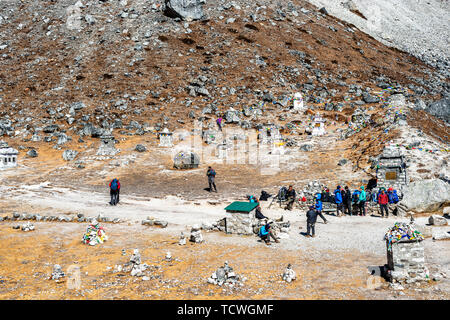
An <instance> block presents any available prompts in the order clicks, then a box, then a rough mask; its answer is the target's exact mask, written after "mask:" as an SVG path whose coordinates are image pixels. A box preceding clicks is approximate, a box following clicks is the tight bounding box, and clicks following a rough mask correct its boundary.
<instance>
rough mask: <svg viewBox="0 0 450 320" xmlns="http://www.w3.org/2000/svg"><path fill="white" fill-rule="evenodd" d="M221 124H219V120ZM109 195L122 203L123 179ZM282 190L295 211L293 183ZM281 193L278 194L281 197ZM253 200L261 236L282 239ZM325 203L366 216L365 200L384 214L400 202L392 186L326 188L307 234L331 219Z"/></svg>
mask: <svg viewBox="0 0 450 320" xmlns="http://www.w3.org/2000/svg"><path fill="white" fill-rule="evenodd" d="M218 124H219V123H218ZM206 176H207V178H208V184H209V192H212V191H213V190H214V191H215V192H217V187H216V184H215V177H216V171H215V170H214V169H213V168H212V167H211V166H209V167H208V170H207V171H206ZM109 188H110V195H111V201H110V204H111V205H117V203H118V202H119V193H120V182H119V180H118V179H117V178H114V179H113V180H111V182H110V183H109ZM281 191H283V196H282V198H283V199H284V200H285V201H286V203H287V204H286V207H285V210H292V209H293V206H294V204H295V201H296V200H297V198H296V196H297V195H296V192H295V190H294V188H293V186H292V185H290V186H289V188H287V189H286V188H285V187H283V188H281V189H280V193H281ZM280 193H279V194H278V196H277V197H280ZM268 197H270V195H269V194H267V193H266V192H265V191H262V192H261V200H267V198H268ZM249 201H250V202H257V206H256V209H255V218H257V219H258V220H265V221H266V222H265V224H264V225H263V226H262V227H261V228H260V229H259V232H258V236H259V237H260V238H261V239H262V240H263V241H264V242H265V243H266V244H268V245H270V238H272V239H274V240H275V242H279V240H278V239H277V238H276V237H275V236H274V234H273V232H272V226H271V224H272V223H273V221H272V220H270V219H269V218H268V217H266V216H264V214H263V213H262V211H261V206H260V204H259V200H258V199H257V198H256V197H254V196H249ZM298 201H301V202H303V203H306V201H307V199H306V197H305V196H303V197H302V198H300V199H298ZM323 202H331V203H335V204H336V216H337V217H342V216H344V215H346V214H348V215H350V216H353V215H359V216H365V215H366V203H367V202H369V203H377V204H378V205H379V207H380V212H381V217H383V218H384V217H386V218H387V217H388V216H389V211H391V212H393V211H395V210H396V208H395V204H396V203H398V202H399V197H398V195H397V191H396V190H394V189H393V188H389V189H387V191H386V189H385V188H379V191H378V193H375V192H372V190H369V191H368V192H366V190H365V188H364V186H361V187H360V188H359V189H355V190H354V191H353V193H352V192H351V190H350V189H349V187H348V186H345V187H344V188H342V187H341V186H340V185H338V186H337V187H336V189H335V190H334V192H333V195H331V194H330V190H329V189H328V188H326V187H325V188H324V189H323V190H322V192H321V193H316V194H315V196H314V204H313V205H311V206H309V208H308V211H307V212H306V227H307V232H306V237H315V223H316V221H317V217H320V218H321V219H322V220H323V222H324V223H325V224H327V223H328V220H327V219H326V218H325V217H324V216H323V213H322V212H323Z"/></svg>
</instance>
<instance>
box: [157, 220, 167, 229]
mask: <svg viewBox="0 0 450 320" xmlns="http://www.w3.org/2000/svg"><path fill="white" fill-rule="evenodd" d="M168 224H169V223H168V222H167V221H164V220H155V226H161V227H162V228H166V227H167V225H168Z"/></svg>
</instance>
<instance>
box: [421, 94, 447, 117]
mask: <svg viewBox="0 0 450 320" xmlns="http://www.w3.org/2000/svg"><path fill="white" fill-rule="evenodd" d="M425 111H427V112H428V113H430V114H432V115H433V116H435V117H438V118H440V119H442V120H444V121H446V122H450V99H449V98H446V99H442V100H439V101H436V102H433V103H431V104H430V105H429V106H428V107H427V108H426V109H425Z"/></svg>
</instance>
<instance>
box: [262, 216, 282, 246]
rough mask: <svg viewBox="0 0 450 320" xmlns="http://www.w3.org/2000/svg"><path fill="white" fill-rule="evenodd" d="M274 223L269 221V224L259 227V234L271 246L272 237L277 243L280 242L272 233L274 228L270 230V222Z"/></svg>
mask: <svg viewBox="0 0 450 320" xmlns="http://www.w3.org/2000/svg"><path fill="white" fill-rule="evenodd" d="M271 223H272V221H270V220H269V221H268V222H267V224H266V225H265V226H262V227H261V228H259V232H258V236H259V237H260V238H261V239H262V240H264V242H265V243H266V244H267V245H268V246H270V237H272V239H273V240H275V242H276V243H278V242H280V241H278V239H277V238H275V236H274V235H273V233H272V230H270V229H271V228H270V224H271Z"/></svg>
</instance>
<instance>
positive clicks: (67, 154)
mask: <svg viewBox="0 0 450 320" xmlns="http://www.w3.org/2000/svg"><path fill="white" fill-rule="evenodd" d="M77 155H78V151H75V150H65V151H64V152H63V154H62V157H63V159H64V160H66V161H72V160H74V159H75V158H76V156H77Z"/></svg>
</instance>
